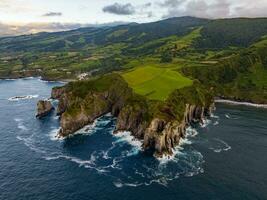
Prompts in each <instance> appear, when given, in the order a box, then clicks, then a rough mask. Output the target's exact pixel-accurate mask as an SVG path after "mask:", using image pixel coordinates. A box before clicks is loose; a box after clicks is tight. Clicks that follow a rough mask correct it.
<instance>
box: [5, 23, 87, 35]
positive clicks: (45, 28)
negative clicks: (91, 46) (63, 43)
mask: <svg viewBox="0 0 267 200" xmlns="http://www.w3.org/2000/svg"><path fill="white" fill-rule="evenodd" d="M84 26H86V25H84V24H76V23H30V24H24V25H22V24H21V25H17V24H4V23H1V22H0V37H5V36H17V35H24V34H32V33H38V32H57V31H67V30H73V29H77V28H81V27H84Z"/></svg>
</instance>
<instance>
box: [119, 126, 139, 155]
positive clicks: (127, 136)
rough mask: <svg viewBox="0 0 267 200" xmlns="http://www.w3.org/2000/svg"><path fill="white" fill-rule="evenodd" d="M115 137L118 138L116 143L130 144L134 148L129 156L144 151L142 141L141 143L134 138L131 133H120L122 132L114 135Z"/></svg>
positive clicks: (128, 152) (128, 153)
mask: <svg viewBox="0 0 267 200" xmlns="http://www.w3.org/2000/svg"><path fill="white" fill-rule="evenodd" d="M114 136H115V137H117V138H118V140H117V141H116V142H117V143H119V142H126V143H128V144H130V145H131V146H133V147H134V148H133V149H131V150H130V151H127V156H132V155H136V154H138V153H139V151H141V150H142V141H140V140H138V139H136V138H135V137H134V136H132V135H131V132H129V131H120V132H118V133H116V134H114Z"/></svg>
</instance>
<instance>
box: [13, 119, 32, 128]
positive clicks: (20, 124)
mask: <svg viewBox="0 0 267 200" xmlns="http://www.w3.org/2000/svg"><path fill="white" fill-rule="evenodd" d="M14 120H15V121H16V122H17V123H18V125H17V127H18V129H20V130H22V131H28V130H29V129H28V128H27V127H26V126H25V125H24V123H23V120H22V119H19V118H15V119H14Z"/></svg>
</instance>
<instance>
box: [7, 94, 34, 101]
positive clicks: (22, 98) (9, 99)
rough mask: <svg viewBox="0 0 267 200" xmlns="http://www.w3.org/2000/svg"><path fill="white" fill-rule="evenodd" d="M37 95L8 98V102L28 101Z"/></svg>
mask: <svg viewBox="0 0 267 200" xmlns="http://www.w3.org/2000/svg"><path fill="white" fill-rule="evenodd" d="M38 97H39V95H37V94H36V95H25V96H15V97H10V98H8V101H20V100H28V99H35V98H38Z"/></svg>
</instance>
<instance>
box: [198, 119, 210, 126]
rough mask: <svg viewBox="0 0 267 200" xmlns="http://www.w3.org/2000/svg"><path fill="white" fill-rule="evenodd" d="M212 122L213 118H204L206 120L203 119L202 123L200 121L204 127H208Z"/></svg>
mask: <svg viewBox="0 0 267 200" xmlns="http://www.w3.org/2000/svg"><path fill="white" fill-rule="evenodd" d="M210 123H211V120H209V119H204V120H203V121H202V123H200V126H201V127H202V128H206V127H207V126H208V125H210Z"/></svg>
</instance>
